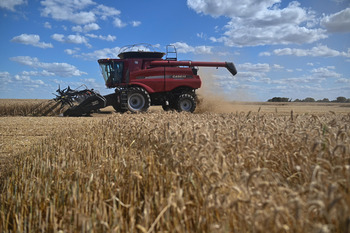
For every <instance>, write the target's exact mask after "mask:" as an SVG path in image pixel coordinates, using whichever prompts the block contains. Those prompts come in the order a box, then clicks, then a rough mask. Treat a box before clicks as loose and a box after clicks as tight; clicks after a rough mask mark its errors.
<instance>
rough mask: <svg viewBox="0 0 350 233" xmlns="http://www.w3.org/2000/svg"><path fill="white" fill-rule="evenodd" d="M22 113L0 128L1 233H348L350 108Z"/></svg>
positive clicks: (238, 106) (247, 106) (218, 105)
mask: <svg viewBox="0 0 350 233" xmlns="http://www.w3.org/2000/svg"><path fill="white" fill-rule="evenodd" d="M19 102H20V101H19ZM19 102H18V103H12V104H11V106H12V107H9V106H8V105H7V108H6V111H9V112H11V111H13V109H16V106H18V104H20V103H19ZM16 104H17V105H16ZM3 106H4V102H1V101H0V112H1V109H2V107H3ZM30 111H31V110H30V108H29V110H28V112H27V113H28V114H27V115H29V116H26V117H22V116H2V117H0V119H1V120H0V139H1V142H0V153H1V154H0V162H1V163H0V232H350V106H349V105H347V104H307V105H306V104H300V103H298V104H296V103H287V104H270V103H224V102H219V101H217V100H208V101H206V102H204V103H203V105H202V106H201V107H200V108H199V109H198V111H197V112H196V113H195V114H186V113H175V112H163V111H161V110H160V109H159V108H152V109H151V110H150V111H149V112H148V113H145V114H117V113H114V112H113V111H112V109H110V108H107V109H104V110H103V112H102V113H99V114H93V117H80V118H79V117H78V118H77V117H76V118H67V117H32V116H30ZM18 112H20V111H18ZM0 114H1V113H0ZM2 115H16V114H2ZM18 115H20V114H18Z"/></svg>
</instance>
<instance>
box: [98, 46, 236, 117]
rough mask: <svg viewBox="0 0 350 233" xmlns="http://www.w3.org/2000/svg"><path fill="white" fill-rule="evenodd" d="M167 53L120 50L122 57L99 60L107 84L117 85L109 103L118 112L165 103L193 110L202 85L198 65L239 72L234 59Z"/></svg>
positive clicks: (174, 107)
mask: <svg viewBox="0 0 350 233" xmlns="http://www.w3.org/2000/svg"><path fill="white" fill-rule="evenodd" d="M164 55H165V54H164V53H161V52H147V51H137V52H135V51H130V52H123V53H120V54H119V55H118V56H119V57H120V58H121V59H100V60H98V63H99V64H100V67H101V71H102V75H103V77H104V79H105V81H106V86H107V87H108V88H115V94H112V95H108V96H107V99H108V100H107V105H113V106H114V108H115V109H116V110H117V111H123V110H127V109H129V110H131V111H133V112H137V111H146V109H147V108H148V107H149V106H151V105H162V106H163V108H164V109H167V108H170V109H177V110H178V111H190V112H193V111H194V109H195V107H196V103H195V101H196V98H197V97H196V93H195V91H196V89H198V88H200V87H201V84H202V82H201V79H200V77H199V76H198V74H197V73H198V67H200V66H206V67H226V68H227V69H228V70H229V71H230V72H231V74H232V75H235V74H236V73H237V71H236V68H235V66H234V65H233V63H231V62H202V61H177V54H176V57H175V58H167V59H162V57H163V56H164ZM167 55H168V54H167ZM115 101H116V102H115Z"/></svg>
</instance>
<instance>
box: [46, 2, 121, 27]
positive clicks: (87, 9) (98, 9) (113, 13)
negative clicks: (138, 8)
mask: <svg viewBox="0 0 350 233" xmlns="http://www.w3.org/2000/svg"><path fill="white" fill-rule="evenodd" d="M40 3H41V5H42V6H43V8H42V10H41V15H42V16H44V17H51V18H53V19H55V20H59V21H70V22H73V23H75V24H79V25H84V24H85V26H86V25H90V26H92V28H81V30H82V31H91V30H98V29H99V28H98V29H97V27H96V25H94V24H93V23H95V22H96V21H97V19H98V18H100V19H102V20H106V19H108V18H112V19H114V20H115V24H118V23H116V22H119V26H124V24H123V23H122V22H121V20H120V19H119V18H118V16H119V15H120V11H119V10H117V9H115V8H113V7H108V6H105V5H103V4H97V3H95V2H94V1H92V0H74V1H72V0H43V1H41V2H40ZM88 27H89V26H88ZM74 29H75V30H79V28H74Z"/></svg>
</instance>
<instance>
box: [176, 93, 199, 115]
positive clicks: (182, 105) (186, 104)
mask: <svg viewBox="0 0 350 233" xmlns="http://www.w3.org/2000/svg"><path fill="white" fill-rule="evenodd" d="M176 107H177V108H176V110H177V111H178V112H182V111H184V112H194V110H195V109H196V100H195V98H194V97H193V96H192V95H190V94H182V95H180V96H179V98H178V100H177V106H176Z"/></svg>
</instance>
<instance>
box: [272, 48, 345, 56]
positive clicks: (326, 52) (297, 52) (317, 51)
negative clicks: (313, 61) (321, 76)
mask: <svg viewBox="0 0 350 233" xmlns="http://www.w3.org/2000/svg"><path fill="white" fill-rule="evenodd" d="M273 53H274V54H276V55H278V56H283V55H294V56H298V57H305V56H311V57H338V56H342V57H350V52H349V51H348V52H340V51H337V50H334V49H330V48H328V47H327V45H318V46H316V47H313V48H311V49H294V48H283V49H275V50H274V51H273Z"/></svg>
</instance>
